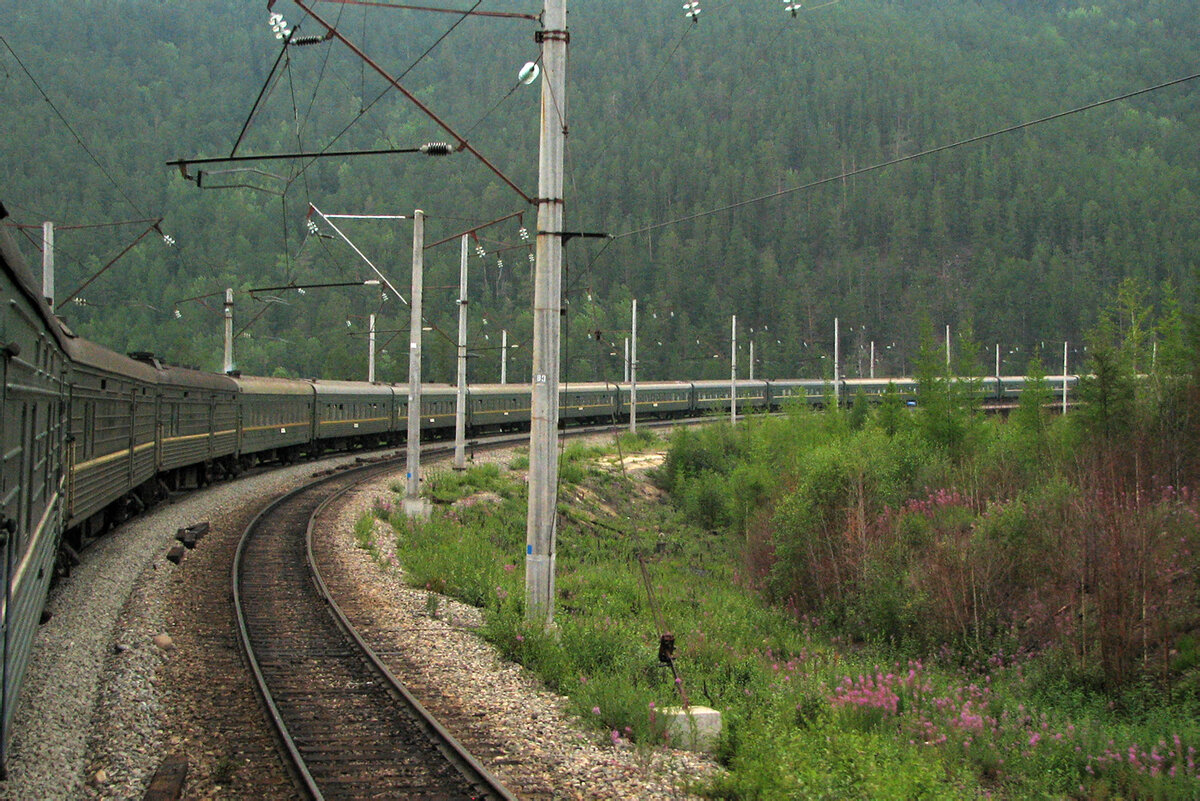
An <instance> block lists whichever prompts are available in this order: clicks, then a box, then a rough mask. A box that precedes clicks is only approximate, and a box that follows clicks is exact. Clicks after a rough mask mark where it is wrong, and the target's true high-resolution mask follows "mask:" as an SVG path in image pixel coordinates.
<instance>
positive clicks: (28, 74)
mask: <svg viewBox="0 0 1200 801" xmlns="http://www.w3.org/2000/svg"><path fill="white" fill-rule="evenodd" d="M0 43H3V44H4V47H5V48H6V49H7V50H8V52H9V53H10V54H12V57H13V58H14V59H16V62H17V64H18V65H19V66H20V67H21V71H22V72H24V73H25V77H27V78H29V81H30V83H32V84H33V85H34V87H35V88H36V89H37V90H38V93H39V94H41V96H42V99H43V100H45V101H46V104H47V105H48V106H50V108H51V110H52V111H54V114H55V116H57V117H58V119H59V121H60V122H61V123H62V124H63V126H65V127H66V129H67V130H68V131H69V132H70V133H71V136H73V137H74V138H75V141H76V142H77V143H78V144H79V146H80V147H81V148H83V152H84V153H87V155H88V158H90V159H91V160H92V163H93V164H95V165H96V167H97V168H98V169H99V170H100V172H101V173H103V174H104V177H105V178H107V179H108V182H109V183H111V184H112V185H113V188H115V189H116V190H117V192H118V193H120V195H121V197H123V198H124V199H125V202H126V203H128V204H129V206H130V208H132V209H133V210H134V211H136V212H137V213H138V214H139V215H141V216H143V217H145V216H146V212H144V211H143V210H142V208H141V207H140V206H138V204H136V203H134V202H133V198H131V197H130V196H129V193H128V192H126V191H125V190H124V188H122V187H121V185H120V184H119V183H117V180H116V179H115V178H113V177H112V174H111V173H109V171H108V170H107V169H105V167H104V165H103V164H101V163H100V159H99V158H97V157H96V154H95V153H93V152H92V150H91V148H89V147H88V146H87V143H85V142H84V141H83V137H81V136H80V135H79V133H78V132H77V131H76V130H75V128H74V127H73V126H72V125H71V123H70V122H68V121H67V118H66V116H65V115H64V114H63V113H62V112H61V111H60V110H59V108H58V106H56V105H54V101H53V100H51V99H50V95H48V94H47V93H46V90H45V89H43V88H42V85H41V84H40V83H38V81H37V79H36V78H34V77H33V73H31V72H30V71H29V68H28V67H26V66H25V62H24V61H22V60H21V57H20V56H18V55H17V53H16V51H15V50H13V49H12V45H10V44H9V43H8V39H6V38H4V37H3V36H0Z"/></svg>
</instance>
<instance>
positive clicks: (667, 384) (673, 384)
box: [613, 381, 729, 392]
mask: <svg viewBox="0 0 1200 801" xmlns="http://www.w3.org/2000/svg"><path fill="white" fill-rule="evenodd" d="M724 385H725V386H729V382H728V381H726V382H725V384H724ZM613 386H614V387H618V388H620V389H621V390H622V391H625V392H628V391H629V388H630V387H631V386H633V385H632V384H629V383H626V382H624V381H622V382H621V383H619V384H613ZM637 386H638V389H687V390H690V389H691V388H692V382H691V381H639V382H638V383H637Z"/></svg>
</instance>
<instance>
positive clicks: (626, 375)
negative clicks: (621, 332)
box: [625, 337, 629, 384]
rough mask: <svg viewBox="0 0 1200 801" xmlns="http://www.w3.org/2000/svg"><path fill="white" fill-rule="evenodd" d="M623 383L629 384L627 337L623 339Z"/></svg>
mask: <svg viewBox="0 0 1200 801" xmlns="http://www.w3.org/2000/svg"><path fill="white" fill-rule="evenodd" d="M625 383H626V384H628V383H629V337H625Z"/></svg>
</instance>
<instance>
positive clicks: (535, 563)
mask: <svg viewBox="0 0 1200 801" xmlns="http://www.w3.org/2000/svg"><path fill="white" fill-rule="evenodd" d="M542 24H543V26H544V27H543V30H542V31H541V32H540V36H539V38H540V40H541V44H542V68H543V74H542V103H541V136H540V143H539V159H538V194H537V198H538V199H537V206H538V232H537V258H536V259H535V269H534V293H533V381H532V388H531V393H530V394H531V396H532V397H531V406H532V408H531V410H530V423H529V514H528V520H527V523H526V528H525V610H526V612H525V614H526V618H527V619H528V620H529V621H530V622H538V623H542V624H544V625H546V626H547V627H548V626H550V624H551V623H553V621H554V559H555V533H556V532H555V526H556V523H557V517H558V514H557V512H558V509H557V505H558V504H557V501H558V370H559V340H560V334H561V325H562V323H561V314H562V311H561V309H562V247H563V240H562V231H563V228H562V224H563V153H564V150H565V144H566V128H567V80H566V79H567V41H568V38H569V37H568V34H567V0H545V4H544V6H543V10H542Z"/></svg>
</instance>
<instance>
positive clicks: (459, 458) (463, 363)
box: [454, 234, 469, 470]
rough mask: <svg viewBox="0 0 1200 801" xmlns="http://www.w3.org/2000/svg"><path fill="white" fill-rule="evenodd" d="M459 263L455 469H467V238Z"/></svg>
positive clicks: (465, 238) (465, 236) (466, 235)
mask: <svg viewBox="0 0 1200 801" xmlns="http://www.w3.org/2000/svg"><path fill="white" fill-rule="evenodd" d="M468 236H469V235H468V234H463V238H462V257H461V258H460V259H459V262H458V394H457V398H456V401H455V404H454V467H455V469H456V470H465V469H466V467H467V445H466V437H467V238H468Z"/></svg>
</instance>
